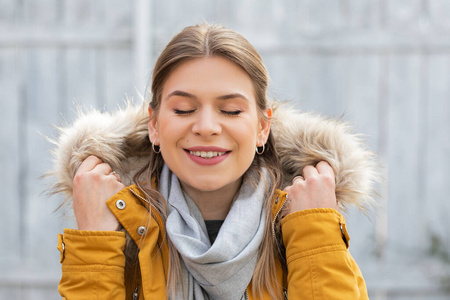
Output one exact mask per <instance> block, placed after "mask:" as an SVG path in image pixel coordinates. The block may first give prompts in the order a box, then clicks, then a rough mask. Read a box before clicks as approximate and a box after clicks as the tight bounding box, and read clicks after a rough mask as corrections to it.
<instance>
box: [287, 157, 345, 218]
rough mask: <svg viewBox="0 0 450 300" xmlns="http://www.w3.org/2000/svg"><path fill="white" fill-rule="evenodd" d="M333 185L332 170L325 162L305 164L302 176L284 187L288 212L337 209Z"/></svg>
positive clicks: (333, 176)
mask: <svg viewBox="0 0 450 300" xmlns="http://www.w3.org/2000/svg"><path fill="white" fill-rule="evenodd" d="M335 185H336V184H335V175H334V171H333V169H332V168H331V166H330V165H329V164H328V163H327V162H325V161H321V162H319V163H318V164H317V165H316V167H314V166H311V165H308V166H306V167H305V168H304V169H303V176H297V177H296V178H294V182H293V183H292V185H290V186H288V187H286V188H285V189H284V191H285V192H286V193H287V194H288V201H289V202H288V205H289V206H288V213H293V212H296V211H300V210H305V209H310V208H334V209H336V210H337V209H338V204H337V201H336V192H335Z"/></svg>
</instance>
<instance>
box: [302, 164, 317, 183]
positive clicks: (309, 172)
mask: <svg viewBox="0 0 450 300" xmlns="http://www.w3.org/2000/svg"><path fill="white" fill-rule="evenodd" d="M318 174H319V173H318V172H317V169H316V168H314V167H313V166H311V165H308V166H306V167H304V168H303V178H305V180H306V179H308V178H309V177H313V176H316V175H318Z"/></svg>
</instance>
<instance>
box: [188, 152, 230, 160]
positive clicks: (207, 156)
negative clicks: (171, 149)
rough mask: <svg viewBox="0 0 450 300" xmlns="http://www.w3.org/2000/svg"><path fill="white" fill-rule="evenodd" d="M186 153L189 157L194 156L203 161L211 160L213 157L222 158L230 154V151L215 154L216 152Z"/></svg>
mask: <svg viewBox="0 0 450 300" xmlns="http://www.w3.org/2000/svg"><path fill="white" fill-rule="evenodd" d="M186 151H188V152H189V153H190V154H191V155H195V156H198V157H201V158H205V159H211V158H213V157H217V156H222V155H225V154H226V153H228V152H230V151H225V152H216V151H189V150H186Z"/></svg>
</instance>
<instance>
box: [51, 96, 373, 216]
mask: <svg viewBox="0 0 450 300" xmlns="http://www.w3.org/2000/svg"><path fill="white" fill-rule="evenodd" d="M147 105H148V104H147V103H144V104H143V105H133V104H130V103H128V104H127V105H126V106H125V107H124V108H122V109H119V110H117V111H116V112H114V113H106V112H104V113H101V112H99V111H97V110H90V111H88V112H82V111H81V110H80V112H79V116H78V119H77V120H76V121H75V122H74V123H73V124H72V125H70V126H68V127H59V128H58V130H59V136H58V137H57V139H56V140H51V142H52V143H53V144H54V145H55V148H54V149H53V151H52V154H53V159H54V165H53V168H52V169H51V170H50V171H49V172H48V173H47V175H50V176H52V177H53V178H54V179H53V184H52V186H51V193H63V194H64V195H65V197H66V200H69V201H70V199H71V197H72V181H73V177H74V175H75V173H76V171H77V169H78V167H79V166H80V164H81V162H82V161H83V160H84V159H85V158H87V157H88V156H89V155H95V156H97V157H99V158H100V159H102V160H103V161H104V162H106V163H108V164H110V165H111V167H112V169H113V170H114V171H116V172H117V173H118V174H119V175H120V177H121V179H122V182H123V183H124V184H125V185H129V184H131V183H132V178H133V175H134V174H135V173H136V172H137V171H138V170H140V169H141V168H142V167H143V166H144V165H145V164H146V162H147V158H148V153H149V151H152V150H151V144H150V142H149V139H148V129H147V128H148V127H147V124H148V112H147ZM271 130H272V132H273V134H274V137H275V140H276V145H277V151H278V153H279V157H280V159H281V163H282V169H283V170H282V171H283V173H284V176H285V183H286V184H285V185H290V182H291V181H292V179H293V178H294V177H295V176H296V175H300V174H301V172H302V170H303V168H304V166H306V165H309V164H313V165H315V164H316V163H318V162H319V161H321V160H325V161H327V162H328V163H329V164H330V165H331V166H332V168H333V169H334V171H335V174H336V196H337V200H338V202H339V204H340V205H341V207H342V208H345V207H347V206H348V205H351V204H354V205H356V206H358V207H364V206H366V204H369V203H371V202H372V199H373V198H372V196H373V194H374V193H373V185H374V183H375V182H376V181H378V180H379V176H378V172H377V169H378V166H377V164H376V161H375V159H374V155H373V153H371V152H370V151H368V150H367V149H366V146H365V145H364V143H363V141H362V139H361V138H360V136H359V135H357V134H354V133H353V132H352V130H351V128H350V127H349V126H348V124H347V123H344V122H341V121H338V120H332V119H326V118H323V117H321V116H318V115H313V114H310V113H301V112H299V111H296V110H294V109H292V108H290V107H288V106H285V105H276V107H274V110H273V117H272V127H271ZM69 201H67V202H69Z"/></svg>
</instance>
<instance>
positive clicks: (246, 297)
mask: <svg viewBox="0 0 450 300" xmlns="http://www.w3.org/2000/svg"><path fill="white" fill-rule="evenodd" d="M245 300H250V297H249V296H248V291H247V290H245Z"/></svg>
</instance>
